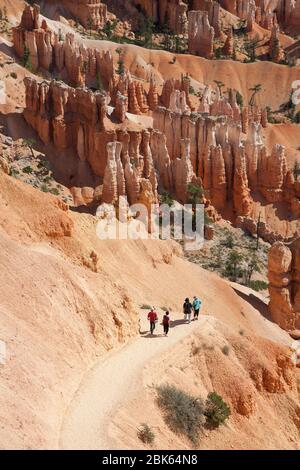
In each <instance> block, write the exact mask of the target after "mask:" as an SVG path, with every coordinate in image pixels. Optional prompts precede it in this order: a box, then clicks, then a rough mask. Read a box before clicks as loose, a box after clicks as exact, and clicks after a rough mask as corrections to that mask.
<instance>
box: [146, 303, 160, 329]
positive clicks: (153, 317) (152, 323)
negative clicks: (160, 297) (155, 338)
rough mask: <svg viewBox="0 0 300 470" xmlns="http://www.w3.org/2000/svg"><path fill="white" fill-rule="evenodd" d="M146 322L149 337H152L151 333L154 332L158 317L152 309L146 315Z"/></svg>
mask: <svg viewBox="0 0 300 470" xmlns="http://www.w3.org/2000/svg"><path fill="white" fill-rule="evenodd" d="M148 320H149V322H150V333H151V335H153V332H154V330H155V324H156V322H157V320H158V316H157V313H156V312H155V309H154V307H153V308H152V309H151V310H150V312H149V313H148Z"/></svg>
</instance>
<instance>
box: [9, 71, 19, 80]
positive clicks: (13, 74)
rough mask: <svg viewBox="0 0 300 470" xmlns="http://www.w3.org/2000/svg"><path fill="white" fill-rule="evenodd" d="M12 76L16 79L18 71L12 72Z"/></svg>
mask: <svg viewBox="0 0 300 470" xmlns="http://www.w3.org/2000/svg"><path fill="white" fill-rule="evenodd" d="M10 76H11V77H12V78H15V79H16V78H18V75H17V74H16V72H11V74H10Z"/></svg>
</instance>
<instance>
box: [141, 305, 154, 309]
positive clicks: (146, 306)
mask: <svg viewBox="0 0 300 470" xmlns="http://www.w3.org/2000/svg"><path fill="white" fill-rule="evenodd" d="M151 308H152V307H151V305H148V304H143V305H141V309H142V310H151Z"/></svg>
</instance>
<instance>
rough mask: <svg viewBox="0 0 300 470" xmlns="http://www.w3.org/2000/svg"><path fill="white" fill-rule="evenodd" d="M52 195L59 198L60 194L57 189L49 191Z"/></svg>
mask: <svg viewBox="0 0 300 470" xmlns="http://www.w3.org/2000/svg"><path fill="white" fill-rule="evenodd" d="M49 192H50V193H51V194H54V196H59V194H60V192H59V190H58V189H57V188H51V189H50V191H49Z"/></svg>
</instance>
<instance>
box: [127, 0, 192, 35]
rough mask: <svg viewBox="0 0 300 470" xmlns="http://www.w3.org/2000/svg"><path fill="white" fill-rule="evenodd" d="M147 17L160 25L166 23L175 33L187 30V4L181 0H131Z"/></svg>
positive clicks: (182, 32)
mask: <svg viewBox="0 0 300 470" xmlns="http://www.w3.org/2000/svg"><path fill="white" fill-rule="evenodd" d="M132 1H133V4H134V5H136V6H137V7H140V8H141V10H142V11H143V12H144V14H145V15H146V16H147V17H148V18H153V20H154V21H155V22H158V23H159V24H160V25H162V26H163V25H168V26H169V28H170V29H171V30H172V31H174V32H175V33H176V34H184V33H186V31H187V9H188V6H187V5H186V3H185V2H183V1H181V0H164V1H161V0H132Z"/></svg>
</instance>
